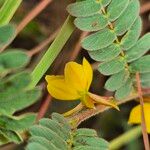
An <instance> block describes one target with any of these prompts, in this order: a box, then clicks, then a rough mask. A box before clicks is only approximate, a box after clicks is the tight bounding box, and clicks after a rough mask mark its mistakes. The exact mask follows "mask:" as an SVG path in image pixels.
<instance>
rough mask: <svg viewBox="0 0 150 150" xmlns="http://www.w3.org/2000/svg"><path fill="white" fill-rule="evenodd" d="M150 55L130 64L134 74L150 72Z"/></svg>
mask: <svg viewBox="0 0 150 150" xmlns="http://www.w3.org/2000/svg"><path fill="white" fill-rule="evenodd" d="M149 64H150V55H146V56H143V57H141V58H139V59H138V60H135V61H133V62H132V63H131V64H130V69H131V71H132V72H139V73H146V72H150V66H149Z"/></svg>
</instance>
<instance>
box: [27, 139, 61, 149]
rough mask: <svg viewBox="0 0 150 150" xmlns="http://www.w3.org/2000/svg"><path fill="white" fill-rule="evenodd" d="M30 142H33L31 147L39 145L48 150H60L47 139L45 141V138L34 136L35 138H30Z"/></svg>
mask: <svg viewBox="0 0 150 150" xmlns="http://www.w3.org/2000/svg"><path fill="white" fill-rule="evenodd" d="M29 142H31V145H32V144H33V143H38V144H40V145H41V146H43V147H45V148H47V149H48V150H59V149H58V148H57V147H56V146H55V145H54V144H53V143H51V142H49V141H48V140H47V139H45V138H43V137H39V136H33V137H31V138H30V140H29ZM29 145H30V144H29ZM31 150H32V149H31ZM42 150H43V149H42Z"/></svg>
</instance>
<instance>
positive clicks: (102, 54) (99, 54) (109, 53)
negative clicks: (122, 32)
mask: <svg viewBox="0 0 150 150" xmlns="http://www.w3.org/2000/svg"><path fill="white" fill-rule="evenodd" d="M120 52H121V48H120V46H119V45H117V44H111V45H110V46H108V47H106V48H103V49H100V50H96V51H89V55H90V57H91V58H93V59H94V60H96V61H109V60H112V59H114V58H116V57H117V56H118V55H119V54H120Z"/></svg>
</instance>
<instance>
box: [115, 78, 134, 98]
mask: <svg viewBox="0 0 150 150" xmlns="http://www.w3.org/2000/svg"><path fill="white" fill-rule="evenodd" d="M132 88H133V87H132V81H131V79H128V80H127V82H126V83H125V84H124V85H123V86H122V87H121V88H120V89H118V90H117V91H116V93H115V97H116V99H117V100H121V99H124V98H126V97H127V96H129V94H130V93H131V91H132Z"/></svg>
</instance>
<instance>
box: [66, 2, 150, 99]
mask: <svg viewBox="0 0 150 150" xmlns="http://www.w3.org/2000/svg"><path fill="white" fill-rule="evenodd" d="M67 10H68V12H69V13H70V14H71V15H72V16H75V17H76V18H75V20H74V24H75V25H76V27H77V28H79V29H80V30H82V31H89V32H93V31H95V32H94V33H92V34H90V35H89V36H87V37H85V38H84V39H83V40H82V42H81V44H82V47H83V48H84V49H86V50H88V52H89V55H90V56H91V58H92V59H94V60H96V61H101V62H102V63H101V64H100V65H99V67H98V70H99V71H100V72H101V73H102V74H104V75H112V76H111V77H110V78H109V79H108V81H107V82H106V84H105V87H106V89H108V90H110V91H115V97H116V98H117V99H123V98H126V97H127V96H128V95H129V94H130V93H131V92H132V90H133V89H134V88H135V87H136V86H135V73H136V72H140V73H142V74H144V73H149V72H150V69H149V68H150V67H149V64H150V57H149V55H148V56H143V55H144V54H146V53H147V52H148V50H149V49H150V34H149V33H148V34H146V35H144V36H143V37H141V38H140V39H139V36H140V33H141V28H142V21H141V18H140V17H139V10H140V4H139V1H138V0H122V1H120V0H84V1H80V2H75V3H73V4H70V5H69V6H68V7H67ZM142 76H143V75H142ZM142 76H141V80H142V78H143V77H142ZM147 78H148V77H147ZM149 78H150V77H149ZM148 81H149V80H148ZM149 85H150V84H149V83H148V82H147V84H146V82H143V81H142V86H143V87H144V88H145V87H149Z"/></svg>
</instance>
